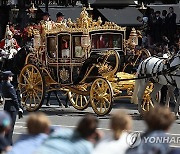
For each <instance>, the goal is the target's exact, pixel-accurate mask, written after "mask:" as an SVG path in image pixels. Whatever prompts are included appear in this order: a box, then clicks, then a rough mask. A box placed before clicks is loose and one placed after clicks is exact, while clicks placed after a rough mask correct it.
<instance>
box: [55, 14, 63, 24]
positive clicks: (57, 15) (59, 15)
mask: <svg viewBox="0 0 180 154" xmlns="http://www.w3.org/2000/svg"><path fill="white" fill-rule="evenodd" d="M56 20H57V22H61V21H63V20H64V14H62V13H61V12H58V13H57V14H56Z"/></svg>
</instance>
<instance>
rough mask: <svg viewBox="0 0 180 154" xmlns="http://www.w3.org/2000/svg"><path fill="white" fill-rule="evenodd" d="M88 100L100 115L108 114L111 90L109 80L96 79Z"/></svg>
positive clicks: (111, 95) (111, 97)
mask: <svg viewBox="0 0 180 154" xmlns="http://www.w3.org/2000/svg"><path fill="white" fill-rule="evenodd" d="M90 101H91V105H92V108H93V110H94V112H95V113H96V114H98V115H100V116H103V115H106V114H108V113H109V112H110V111H111V109H112V104H113V90H112V87H111V84H110V82H109V81H107V80H106V79H103V78H98V79H96V80H95V81H94V82H93V84H92V86H91V90H90Z"/></svg>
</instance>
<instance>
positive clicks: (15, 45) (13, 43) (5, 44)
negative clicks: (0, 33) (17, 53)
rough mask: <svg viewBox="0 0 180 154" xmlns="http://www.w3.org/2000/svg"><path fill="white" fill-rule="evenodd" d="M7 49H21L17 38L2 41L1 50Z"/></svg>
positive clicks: (0, 43)
mask: <svg viewBox="0 0 180 154" xmlns="http://www.w3.org/2000/svg"><path fill="white" fill-rule="evenodd" d="M7 47H9V48H14V49H16V50H20V49H21V48H20V46H19V45H18V43H17V41H16V39H15V38H11V39H10V40H9V39H4V40H2V41H1V42H0V48H1V49H6V48H7Z"/></svg>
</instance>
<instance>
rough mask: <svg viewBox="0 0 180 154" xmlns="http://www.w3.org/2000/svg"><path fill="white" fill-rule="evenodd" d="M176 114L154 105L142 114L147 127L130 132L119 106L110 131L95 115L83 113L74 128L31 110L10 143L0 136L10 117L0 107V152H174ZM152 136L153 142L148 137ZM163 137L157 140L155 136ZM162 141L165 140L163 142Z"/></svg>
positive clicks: (139, 153) (3, 132)
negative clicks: (171, 136) (172, 132)
mask: <svg viewBox="0 0 180 154" xmlns="http://www.w3.org/2000/svg"><path fill="white" fill-rule="evenodd" d="M174 120H175V118H174V115H173V113H172V112H171V111H170V109H169V108H167V107H161V106H157V107H155V108H152V109H151V110H150V111H149V112H146V113H145V114H144V122H145V124H146V130H145V132H144V133H141V135H139V136H138V135H137V136H135V138H134V136H131V135H132V134H133V133H132V132H133V131H132V118H131V116H129V115H128V114H127V113H126V112H125V111H123V110H118V111H116V112H115V113H114V114H112V116H111V118H110V125H109V127H110V133H106V134H105V133H104V132H101V131H100V130H99V129H97V128H98V119H97V117H95V116H93V115H92V114H87V115H85V116H84V117H83V118H82V119H81V120H80V121H79V123H78V124H77V126H76V128H75V129H69V128H62V127H59V126H55V127H53V126H51V124H50V120H49V119H48V118H47V116H46V115H45V114H44V113H41V112H38V113H31V114H30V115H29V116H28V119H27V122H26V126H27V134H23V135H21V136H20V137H19V139H17V140H16V141H15V143H14V144H13V145H12V146H11V145H10V144H8V142H7V141H6V139H5V138H4V137H3V136H4V135H5V133H6V132H7V131H8V129H9V127H10V122H11V121H10V117H9V116H8V114H7V113H5V112H4V111H0V152H7V153H8V154H16V153H17V154H21V153H22V154H24V153H26V154H55V153H56V154H177V153H179V152H180V149H178V148H177V149H176V148H173V149H172V148H171V147H170V143H169V142H167V138H168V137H169V134H167V132H168V131H169V129H170V127H171V125H172V124H173V122H174ZM151 137H153V138H154V139H155V140H156V138H157V140H156V141H155V142H152V140H148V138H151ZM160 137H161V138H165V140H158V138H160ZM163 141H164V142H163Z"/></svg>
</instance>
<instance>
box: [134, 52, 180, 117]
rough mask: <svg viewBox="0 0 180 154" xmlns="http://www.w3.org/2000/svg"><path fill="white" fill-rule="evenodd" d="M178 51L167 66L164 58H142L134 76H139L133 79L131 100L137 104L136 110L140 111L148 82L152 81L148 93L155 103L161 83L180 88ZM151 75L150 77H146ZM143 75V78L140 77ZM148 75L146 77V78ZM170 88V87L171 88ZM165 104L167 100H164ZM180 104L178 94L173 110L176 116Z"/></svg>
mask: <svg viewBox="0 0 180 154" xmlns="http://www.w3.org/2000/svg"><path fill="white" fill-rule="evenodd" d="M179 68H180V52H179V53H178V54H177V55H175V56H174V57H173V58H172V59H170V63H169V66H168V64H165V63H164V59H161V58H156V57H149V58H147V59H145V60H143V61H142V62H141V63H140V65H139V67H138V70H137V73H136V77H140V79H139V80H136V81H135V87H134V92H133V96H132V99H131V102H133V103H135V104H138V111H139V112H140V113H141V112H142V108H141V105H142V99H143V95H144V92H145V89H146V87H147V85H148V82H149V81H150V80H151V81H152V80H153V81H154V88H153V91H152V93H151V94H150V96H151V100H152V102H153V103H154V104H155V105H157V104H158V102H157V100H156V95H157V93H158V92H159V91H160V90H161V88H162V86H163V85H167V86H168V89H169V87H172V86H175V87H177V88H178V90H180V69H179ZM148 76H152V77H148ZM141 77H145V78H141ZM146 77H148V78H146ZM171 90H172V88H171ZM166 104H167V101H166ZM179 105H180V96H178V99H177V102H176V105H175V109H174V112H175V114H176V115H177V116H178V110H179Z"/></svg>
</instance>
